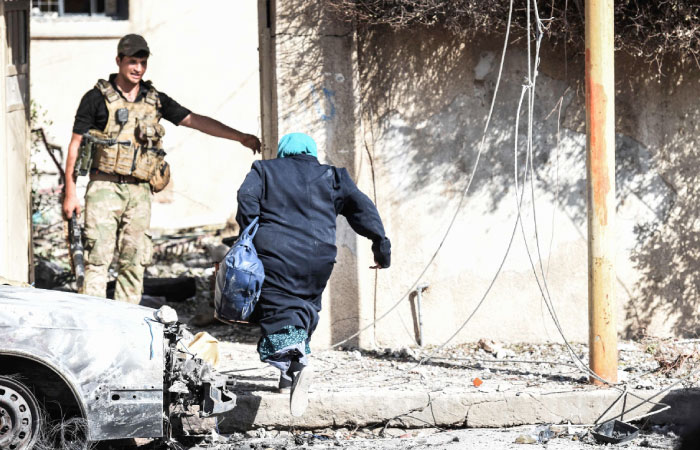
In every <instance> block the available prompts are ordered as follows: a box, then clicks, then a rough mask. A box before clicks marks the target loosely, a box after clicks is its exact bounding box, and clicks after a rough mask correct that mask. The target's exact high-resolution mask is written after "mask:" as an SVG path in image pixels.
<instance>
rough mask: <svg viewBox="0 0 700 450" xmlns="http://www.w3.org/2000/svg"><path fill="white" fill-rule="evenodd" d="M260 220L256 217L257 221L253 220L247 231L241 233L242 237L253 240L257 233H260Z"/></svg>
mask: <svg viewBox="0 0 700 450" xmlns="http://www.w3.org/2000/svg"><path fill="white" fill-rule="evenodd" d="M258 219H259V217H256V218H255V219H253V221H252V222H250V225H248V226H247V227H245V230H243V232H242V233H241V237H244V236H246V237H247V236H250V239H253V238H254V237H255V233H257V232H258Z"/></svg>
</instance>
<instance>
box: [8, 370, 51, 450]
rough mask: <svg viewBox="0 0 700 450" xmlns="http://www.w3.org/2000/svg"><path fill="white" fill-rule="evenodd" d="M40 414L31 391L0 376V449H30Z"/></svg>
mask: <svg viewBox="0 0 700 450" xmlns="http://www.w3.org/2000/svg"><path fill="white" fill-rule="evenodd" d="M40 428H41V416H40V413H39V403H38V402H37V400H36V397H35V396H34V394H32V391H30V390H29V389H28V388H27V387H26V386H25V385H24V384H22V383H21V382H19V381H17V380H16V379H14V378H10V377H6V376H0V450H29V449H31V448H32V447H33V446H34V444H35V443H36V441H37V439H38V438H39V430H40Z"/></svg>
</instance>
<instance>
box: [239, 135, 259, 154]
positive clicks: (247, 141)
mask: <svg viewBox="0 0 700 450" xmlns="http://www.w3.org/2000/svg"><path fill="white" fill-rule="evenodd" d="M241 144H243V145H245V146H246V147H248V148H249V149H251V150H252V151H253V154H254V155H255V154H256V153H260V139H258V138H257V137H256V136H253V135H252V134H246V135H244V136H243V139H241Z"/></svg>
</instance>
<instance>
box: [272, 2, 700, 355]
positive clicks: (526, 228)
mask: <svg viewBox="0 0 700 450" xmlns="http://www.w3.org/2000/svg"><path fill="white" fill-rule="evenodd" d="M280 3H281V2H278V4H277V11H276V15H275V17H276V20H275V26H276V32H275V33H274V36H275V39H276V41H275V42H273V46H272V47H273V48H274V61H275V63H274V67H275V70H276V79H277V81H276V83H275V85H276V101H277V109H278V111H277V119H278V120H279V124H278V128H279V132H280V134H281V133H284V132H287V131H292V130H301V131H304V130H305V131H307V132H310V134H312V136H313V137H314V138H315V139H316V140H317V142H318V143H319V147H320V148H323V149H324V154H323V156H322V158H321V159H322V160H323V161H324V162H330V163H332V164H336V165H341V166H342V165H344V166H347V167H348V168H349V169H350V170H351V172H352V173H353V175H354V176H355V177H357V179H358V184H359V185H360V187H361V188H362V189H363V190H364V191H365V192H366V193H368V194H369V195H370V196H371V197H374V198H376V202H377V205H378V207H379V210H380V213H381V214H382V217H383V219H384V223H385V226H386V228H387V233H388V235H389V237H390V238H391V239H392V243H393V265H392V268H391V269H389V270H386V271H380V272H379V273H378V274H377V278H376V280H375V279H374V276H373V275H372V274H369V273H368V272H367V269H365V268H366V267H367V266H369V265H370V264H369V263H371V253H370V252H369V243H368V241H366V240H364V239H362V238H360V239H357V238H355V237H354V236H353V234H352V232H351V231H349V230H348V229H347V227H344V226H343V225H341V227H340V228H339V233H338V246H339V257H338V265H337V266H336V270H335V273H334V275H333V278H332V281H331V283H330V285H329V288H328V292H327V294H328V301H327V302H326V305H327V306H329V309H330V311H329V312H327V315H326V316H325V317H324V318H323V319H322V320H326V322H327V326H330V331H328V332H327V333H326V334H324V335H323V336H322V337H321V338H319V339H318V340H317V341H322V342H326V341H327V342H336V341H337V340H338V338H340V337H342V336H346V335H348V334H349V333H351V332H353V331H355V330H357V329H358V327H360V326H362V325H363V324H366V323H371V321H372V320H374V319H375V318H376V317H379V316H380V315H382V314H383V312H385V311H387V310H388V309H389V308H391V307H392V306H393V305H394V304H395V303H396V302H397V301H398V300H399V299H400V298H401V297H402V296H403V295H404V294H405V293H406V292H407V291H408V290H409V288H411V286H412V285H413V283H414V282H415V281H416V279H417V277H418V276H419V274H420V273H421V272H422V271H423V270H424V268H425V267H426V265H427V263H428V262H429V261H430V260H431V258H432V256H433V255H434V254H435V251H436V249H437V248H438V246H439V245H440V243H441V241H442V238H443V236H444V234H445V232H446V230H447V227H448V225H449V223H450V221H451V219H452V217H453V215H454V212H455V210H456V209H457V207H458V204H459V202H460V199H461V196H462V192H463V191H464V189H465V186H466V182H467V180H468V178H469V174H470V173H471V171H472V168H473V166H474V164H475V160H476V155H477V150H478V143H479V141H480V139H481V136H482V131H483V127H484V122H485V119H486V116H487V114H488V108H489V104H490V101H491V97H492V95H493V92H494V89H495V84H496V79H497V72H498V64H499V59H500V53H501V48H502V44H503V37H502V36H483V37H480V38H478V39H474V40H471V41H468V40H464V39H462V38H459V37H456V36H453V35H451V34H450V33H448V32H447V31H445V30H442V29H439V28H433V29H420V28H413V29H411V30H407V31H394V30H391V29H388V28H375V29H371V30H364V31H361V32H354V31H353V30H351V29H348V28H347V27H345V26H342V25H339V24H337V23H335V22H334V20H333V19H332V17H331V15H330V14H329V13H328V12H327V11H324V10H323V6H322V5H321V4H320V3H316V2H303V5H302V4H296V3H297V2H284V8H285V9H284V11H283V10H280ZM285 11H297V13H295V14H292V13H290V12H285ZM299 11H301V13H299ZM616 65H617V67H616V79H617V80H618V86H619V87H618V89H619V90H618V94H617V98H616V104H617V115H618V120H617V168H618V173H617V186H618V192H617V198H618V208H617V213H618V219H617V230H616V233H617V236H618V248H617V255H616V260H617V274H618V285H617V291H616V298H617V302H618V308H617V312H618V329H619V332H620V333H621V334H622V335H623V336H633V335H639V334H644V333H647V334H651V335H659V336H695V335H696V334H697V330H698V326H697V318H698V312H697V311H698V308H697V306H698V301H699V300H700V297H699V296H698V289H697V286H698V285H699V284H698V282H697V281H698V280H697V276H696V275H695V273H696V271H697V267H698V256H697V255H698V254H700V253H699V252H698V250H700V245H699V244H698V241H697V238H696V236H697V235H698V234H697V228H698V225H697V220H696V219H695V218H696V217H697V212H698V209H697V208H698V207H697V204H698V203H697V196H698V193H697V192H696V191H697V188H696V187H694V185H695V184H697V183H695V182H694V176H695V175H694V172H695V170H694V167H697V163H698V154H697V150H696V149H697V148H698V136H699V135H698V133H697V131H698V129H697V127H698V125H697V124H698V120H697V119H698V118H699V116H700V109H699V107H698V105H697V102H694V101H693V99H696V98H697V95H698V91H699V89H700V86H699V85H698V83H699V82H700V70H698V68H697V67H696V66H694V65H690V64H685V65H684V64H682V63H679V62H678V61H677V58H675V59H674V58H669V61H667V62H666V64H665V65H664V71H663V73H664V75H663V76H659V75H658V71H657V67H656V66H649V65H648V64H646V63H645V62H644V61H641V60H639V59H635V58H633V57H630V56H627V55H618V56H617V62H616ZM526 73H527V54H526V52H525V48H524V46H523V45H511V46H509V49H508V54H507V58H506V62H505V67H504V73H503V78H502V81H501V88H500V92H499V96H498V100H497V103H496V107H495V110H494V115H493V119H492V124H491V130H490V132H489V134H488V135H487V138H486V141H485V143H486V145H485V148H484V154H483V155H482V158H481V161H480V163H479V167H478V170H477V172H476V176H475V178H474V181H473V184H472V185H471V188H470V190H469V193H468V195H467V196H466V198H465V200H464V203H463V204H462V206H461V209H460V212H459V213H458V215H457V218H456V221H455V224H454V226H453V228H452V230H451V232H450V233H449V234H448V235H447V239H446V240H445V242H444V244H443V245H442V247H441V249H440V252H439V253H438V254H437V257H436V258H435V260H434V261H433V263H432V264H431V265H430V266H429V267H428V269H427V272H426V274H425V276H424V277H423V280H422V281H424V282H427V283H428V284H429V288H428V290H427V291H426V292H425V293H424V295H423V302H422V303H423V304H422V310H423V322H424V338H425V341H426V343H428V344H440V343H442V342H444V341H445V340H446V339H447V338H448V337H449V336H451V335H452V334H453V333H454V332H455V331H456V330H457V329H458V328H459V326H460V325H461V324H462V323H463V322H464V321H465V320H466V318H467V317H468V315H469V314H470V313H471V312H472V311H473V310H474V308H475V307H476V305H477V304H478V302H479V301H480V299H481V298H482V296H483V295H484V292H485V291H486V289H487V288H488V286H489V283H490V282H491V280H492V278H493V277H494V274H495V273H496V271H497V269H498V268H499V265H500V264H501V261H502V260H503V258H504V254H505V252H506V250H507V249H508V247H509V242H510V239H511V236H514V239H513V243H512V245H511V246H510V251H509V254H508V257H507V259H506V262H505V264H504V266H503V268H502V270H501V273H500V276H499V277H498V279H497V281H496V282H495V284H494V285H493V287H492V289H491V290H490V293H489V295H488V297H487V299H486V301H485V303H484V304H483V306H482V307H481V309H480V310H479V312H478V313H477V314H476V315H475V316H474V318H473V319H472V321H471V322H470V323H469V324H468V325H467V326H466V327H465V328H464V329H463V330H462V331H461V332H460V333H459V334H458V336H457V337H456V339H455V340H454V341H453V342H454V343H459V342H466V341H474V340H477V339H479V338H481V337H489V338H492V339H497V340H504V341H511V342H512V341H530V342H539V341H548V340H553V341H559V337H558V332H557V330H556V329H555V327H554V326H553V321H552V319H551V318H550V317H549V313H548V312H547V308H546V307H545V306H544V304H543V302H542V291H545V292H548V295H549V296H550V297H551V298H552V301H553V303H554V306H555V309H556V313H557V315H558V318H559V321H560V323H561V326H562V329H563V331H564V333H565V334H566V336H567V337H568V338H569V339H572V340H574V341H586V340H587V333H588V330H587V326H588V325H587V324H588V322H587V321H588V316H587V258H586V251H587V247H586V234H587V232H586V204H585V202H586V200H585V141H586V139H585V118H584V97H583V95H584V91H583V83H582V79H583V61H582V58H581V57H580V55H575V54H574V55H572V54H571V53H569V54H568V57H567V55H565V54H564V53H561V52H557V51H555V50H554V49H553V47H552V46H551V45H549V44H548V43H546V42H545V43H544V45H543V55H542V65H541V73H540V77H539V79H538V84H537V90H536V98H535V103H534V109H533V118H534V121H533V138H534V158H533V161H534V165H535V169H534V178H535V179H534V183H533V185H532V191H534V200H533V195H532V192H531V187H530V185H529V184H528V185H527V189H526V190H525V197H524V199H523V202H522V209H521V211H522V217H523V221H522V223H523V226H522V228H521V227H520V226H518V227H516V226H515V225H516V219H517V216H518V214H517V202H516V195H515V181H514V162H515V156H514V134H515V133H514V131H515V116H516V109H517V105H518V99H519V98H520V94H521V89H522V85H523V83H524V78H525V76H526ZM339 75H340V76H339ZM282 80H283V81H282ZM339 80H343V81H342V82H340V81H339ZM321 94H322V95H321ZM264 113H265V111H264ZM526 121H527V115H526V114H525V113H523V114H522V116H521V126H520V130H519V131H520V139H519V147H518V162H519V176H520V177H522V176H523V171H524V164H525V146H524V140H525V136H526V134H527V126H526ZM521 180H522V178H521ZM521 183H522V181H521ZM533 202H534V207H533ZM341 222H342V219H341ZM535 222H536V224H537V228H535ZM526 243H527V246H526ZM531 258H532V261H533V262H532V263H531ZM540 259H541V263H540ZM533 265H534V269H533V267H532V266H533ZM535 272H537V273H538V277H537V278H536V277H535V275H534V273H535ZM542 272H544V273H545V275H546V277H545V278H546V284H545V282H544V281H543V277H542ZM538 280H539V287H538ZM357 284H359V287H355V286H357ZM416 315H417V314H416V307H415V296H414V295H411V296H409V300H408V301H406V300H404V301H403V302H402V303H401V304H400V306H399V307H398V308H397V309H396V310H395V311H394V312H392V313H391V314H389V315H388V316H387V317H386V318H385V319H383V320H382V321H381V322H379V323H378V324H377V325H376V326H374V327H373V328H372V329H370V330H369V331H368V333H366V334H365V335H363V336H362V339H361V340H360V342H359V343H360V345H362V346H371V345H374V344H377V345H382V346H402V345H411V344H415V339H416V334H417V333H416V328H417V317H416Z"/></svg>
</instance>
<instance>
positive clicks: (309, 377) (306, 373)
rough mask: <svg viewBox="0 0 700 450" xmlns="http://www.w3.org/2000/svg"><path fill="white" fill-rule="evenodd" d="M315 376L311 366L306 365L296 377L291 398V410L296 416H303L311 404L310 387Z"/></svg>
mask: <svg viewBox="0 0 700 450" xmlns="http://www.w3.org/2000/svg"><path fill="white" fill-rule="evenodd" d="M313 378H314V372H313V369H311V367H309V366H306V367H304V368H303V369H302V370H301V372H299V373H298V374H297V376H296V378H295V379H294V384H293V385H292V395H291V397H290V399H289V412H290V413H291V414H292V416H294V417H301V416H303V415H304V412H305V411H306V407H307V406H309V387H310V386H311V382H312V381H313Z"/></svg>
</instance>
